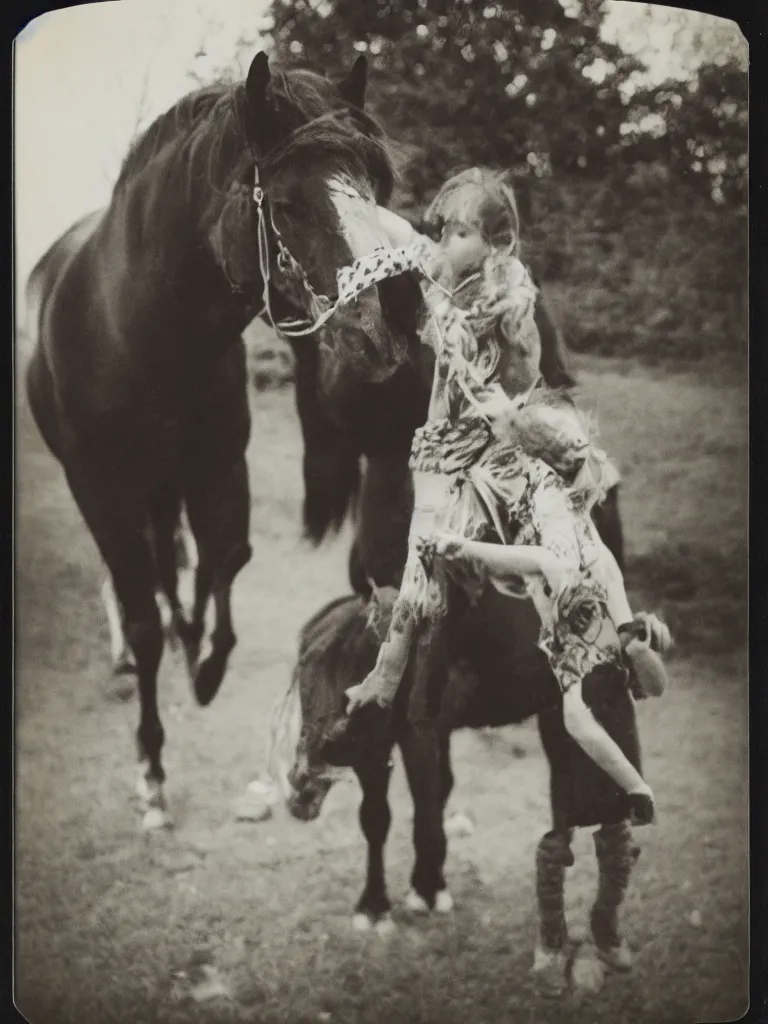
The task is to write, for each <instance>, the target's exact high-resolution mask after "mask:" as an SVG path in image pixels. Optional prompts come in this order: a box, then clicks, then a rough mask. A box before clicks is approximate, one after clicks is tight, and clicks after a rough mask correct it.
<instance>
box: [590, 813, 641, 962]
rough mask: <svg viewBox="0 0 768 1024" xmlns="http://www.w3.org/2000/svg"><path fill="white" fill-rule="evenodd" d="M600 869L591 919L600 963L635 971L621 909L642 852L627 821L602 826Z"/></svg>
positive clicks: (597, 836) (597, 835) (599, 833)
mask: <svg viewBox="0 0 768 1024" xmlns="http://www.w3.org/2000/svg"><path fill="white" fill-rule="evenodd" d="M594 840H595V854H596V857H597V866H598V885H597V896H596V898H595V903H594V905H593V907H592V912H591V915H590V924H591V927H592V937H593V938H594V940H595V946H596V947H597V951H598V955H599V956H600V959H601V960H602V961H603V962H604V963H605V964H606V965H607V966H608V967H611V968H613V969H614V970H616V971H628V970H630V969H631V967H632V954H631V952H630V950H629V947H628V946H627V944H626V942H625V941H624V940H623V939H622V938H621V935H620V932H619V921H618V916H619V908H620V906H621V904H622V903H623V902H624V897H625V895H626V891H627V887H628V885H629V879H630V875H631V874H632V868H633V867H634V866H635V863H636V861H637V858H638V856H639V855H640V848H639V846H638V845H637V844H636V843H635V841H634V839H633V837H632V831H631V829H630V827H629V824H628V823H627V822H626V821H620V822H618V823H616V824H611V825H602V826H601V827H600V829H599V830H598V831H597V832H595V835H594Z"/></svg>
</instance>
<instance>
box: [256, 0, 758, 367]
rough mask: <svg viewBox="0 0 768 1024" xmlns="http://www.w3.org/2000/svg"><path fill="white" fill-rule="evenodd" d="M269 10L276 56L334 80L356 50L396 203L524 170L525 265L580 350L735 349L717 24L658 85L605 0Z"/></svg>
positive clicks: (733, 158) (734, 60)
mask: <svg viewBox="0 0 768 1024" xmlns="http://www.w3.org/2000/svg"><path fill="white" fill-rule="evenodd" d="M271 13H272V19H273V27H272V36H273V41H274V47H275V50H276V51H277V53H278V54H279V55H280V56H281V57H282V58H284V59H286V60H297V61H300V62H303V63H309V64H311V65H316V66H318V67H321V68H323V69H325V70H329V71H332V70H334V69H338V70H341V69H342V68H346V67H348V66H349V64H350V62H351V60H352V57H353V55H354V53H355V51H358V52H365V53H367V55H368V58H369V66H370V72H369V77H370V88H369V97H370V103H371V105H372V106H373V108H374V110H375V112H376V113H377V114H378V115H379V117H380V118H381V119H382V121H383V122H384V124H385V126H386V127H387V129H388V130H389V133H390V135H391V136H392V137H393V139H395V140H397V142H398V143H399V144H400V146H401V147H402V153H403V187H402V189H401V191H400V194H399V195H397V196H396V201H397V203H398V205H400V206H401V207H405V208H408V207H420V206H422V204H423V203H424V202H425V201H426V200H427V199H428V198H429V197H430V195H431V194H432V192H433V191H434V189H435V188H437V187H438V186H439V184H440V183H441V182H442V181H444V180H445V178H446V177H447V176H448V175H449V174H450V173H452V172H453V171H454V170H456V169H457V168H458V167H460V166H466V165H468V164H471V163H485V164H490V165H496V166H503V167H506V168H511V169H513V170H515V171H516V172H517V180H518V194H519V195H520V197H521V199H522V200H523V202H522V207H523V215H524V221H526V222H527V224H528V231H529V236H530V242H531V245H530V247H529V252H530V255H531V259H532V261H533V262H534V264H536V263H538V266H539V269H540V271H542V272H543V273H544V274H545V275H546V276H547V277H548V279H549V280H550V281H553V282H555V287H556V288H559V289H560V290H561V292H562V294H563V298H564V301H565V303H567V305H568V308H569V323H568V324H567V325H566V328H567V333H568V334H569V336H570V339H571V341H572V343H573V344H574V345H576V346H577V347H580V348H585V349H587V348H590V349H600V350H603V351H608V350H613V349H615V350H618V351H626V350H627V349H628V347H629V348H631V349H632V350H635V351H640V350H642V351H644V352H646V353H650V354H653V353H655V354H657V355H669V354H670V353H672V352H677V353H678V354H681V355H683V354H684V355H689V356H690V355H693V356H702V355H703V354H704V353H705V352H706V353H711V352H713V351H714V350H719V349H721V348H727V349H728V350H729V351H733V350H734V348H736V349H739V350H742V351H743V350H744V348H745V334H746V295H745V280H746V237H747V236H746V191H747V186H746V181H747V102H748V90H747V73H746V66H745V62H744V60H743V54H742V53H740V52H736V51H735V50H734V48H733V46H731V48H730V49H729V48H728V47H726V48H725V49H723V46H722V45H720V43H722V40H723V39H724V38H725V34H726V30H724V29H723V25H727V23H722V25H720V24H718V25H717V26H714V28H715V30H716V31H715V35H714V36H712V39H709V37H705V36H704V35H702V34H701V26H698V28H696V31H697V32H699V35H698V36H697V37H696V39H694V43H695V46H694V49H695V50H696V54H694V56H697V55H698V58H699V61H700V63H699V66H698V69H697V70H695V71H692V72H690V73H688V78H687V80H682V81H680V80H668V81H664V82H662V83H660V84H652V82H651V79H650V76H649V74H648V73H647V72H648V69H647V67H646V66H645V64H644V63H643V61H642V59H641V57H640V56H638V55H632V54H628V53H626V52H624V50H622V48H621V47H620V46H619V45H618V44H617V43H616V42H613V41H609V40H608V39H606V38H604V33H603V32H602V27H603V21H604V17H605V4H604V3H603V2H602V0H365V2H361V0H273V2H272V8H271ZM646 13H647V12H646ZM683 13H684V12H678V14H683ZM684 28H685V26H684V25H683V26H681V30H682V29H684ZM718 32H719V35H718ZM715 36H717V39H719V40H720V43H718V46H717V47H715V48H714V50H713V44H712V40H713V39H714V38H715ZM731 36H733V33H731ZM718 47H719V49H718ZM737 49H738V47H737ZM649 83H650V84H649ZM534 183H535V187H534ZM523 186H526V187H523ZM526 207H528V209H527V210H526Z"/></svg>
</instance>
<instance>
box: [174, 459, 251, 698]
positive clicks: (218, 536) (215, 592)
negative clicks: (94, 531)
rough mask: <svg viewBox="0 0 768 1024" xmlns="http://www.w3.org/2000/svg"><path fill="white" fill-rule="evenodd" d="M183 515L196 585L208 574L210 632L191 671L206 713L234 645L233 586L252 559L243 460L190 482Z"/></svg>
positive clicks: (198, 609)
mask: <svg viewBox="0 0 768 1024" xmlns="http://www.w3.org/2000/svg"><path fill="white" fill-rule="evenodd" d="M187 512H188V515H189V521H190V526H191V527H192V532H193V533H194V536H195V540H196V542H197V548H198V552H199V558H200V561H199V564H198V568H197V574H198V579H197V580H196V583H197V582H198V581H202V582H203V583H204V582H207V579H206V574H209V579H210V593H211V595H212V596H213V602H214V606H215V611H216V621H215V625H214V628H213V632H212V633H211V635H210V637H209V642H208V644H207V646H206V648H205V649H204V650H201V652H200V655H199V656H198V658H197V661H196V664H195V665H194V670H193V684H194V690H195V696H196V697H197V700H198V702H199V703H200V704H201V705H202V706H203V707H205V706H206V705H208V704H210V702H211V701H212V700H213V698H214V697H215V696H216V694H217V693H218V690H219V687H220V686H221V683H222V681H223V679H224V673H225V671H226V667H227V662H228V660H229V655H230V653H231V651H232V649H233V647H234V646H235V644H236V642H237V638H236V636H235V631H234V628H233V625H232V610H231V604H230V599H231V591H232V583H233V581H234V579H235V577H236V576H237V574H238V573H239V572H240V570H241V569H242V568H243V567H244V566H245V565H247V563H248V562H249V561H250V558H251V546H250V544H249V543H248V528H249V515H250V493H249V490H248V469H247V466H246V463H245V458H244V457H242V458H239V459H238V460H237V461H236V462H235V463H234V464H233V465H232V466H230V467H228V468H227V469H226V470H224V471H223V472H215V473H213V474H211V475H208V474H206V475H205V477H204V478H203V479H197V480H195V482H194V486H191V487H190V488H189V489H188V491H187ZM205 590H206V588H205V587H201V589H200V592H199V595H198V594H197V593H196V600H195V604H196V608H195V615H194V616H193V628H195V627H197V626H198V625H199V626H200V627H202V618H203V615H204V608H205V603H207V595H206V593H205ZM198 596H199V598H200V606H199V607H197V606H198ZM198 616H199V617H198Z"/></svg>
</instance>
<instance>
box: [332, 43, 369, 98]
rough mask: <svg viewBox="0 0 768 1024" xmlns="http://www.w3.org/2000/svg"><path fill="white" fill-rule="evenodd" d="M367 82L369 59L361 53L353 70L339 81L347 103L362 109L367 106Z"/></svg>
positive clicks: (340, 90) (339, 87) (339, 88)
mask: <svg viewBox="0 0 768 1024" xmlns="http://www.w3.org/2000/svg"><path fill="white" fill-rule="evenodd" d="M367 84H368V59H367V57H366V56H365V55H364V54H362V53H361V54H360V56H359V57H358V58H357V60H356V61H355V63H354V64H353V65H352V70H351V71H350V72H349V74H348V75H347V76H346V78H344V79H343V80H342V81H341V82H339V85H338V90H339V92H340V93H341V95H342V97H343V98H344V99H345V100H346V101H347V103H349V104H351V105H352V106H353V107H357V108H358V110H362V109H363V108H364V107H365V87H366V85H367Z"/></svg>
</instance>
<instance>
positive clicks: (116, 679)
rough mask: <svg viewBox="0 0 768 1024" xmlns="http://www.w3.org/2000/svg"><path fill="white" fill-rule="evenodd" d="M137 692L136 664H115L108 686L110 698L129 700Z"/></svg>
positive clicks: (107, 690) (107, 692) (107, 691)
mask: <svg viewBox="0 0 768 1024" xmlns="http://www.w3.org/2000/svg"><path fill="white" fill-rule="evenodd" d="M135 693H136V668H135V666H126V667H121V666H117V665H115V667H114V668H113V669H112V678H111V679H110V680H109V682H108V683H107V686H106V694H107V698H108V699H109V700H119V701H123V702H124V701H128V700H131V699H132V698H133V696H134V694H135Z"/></svg>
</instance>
